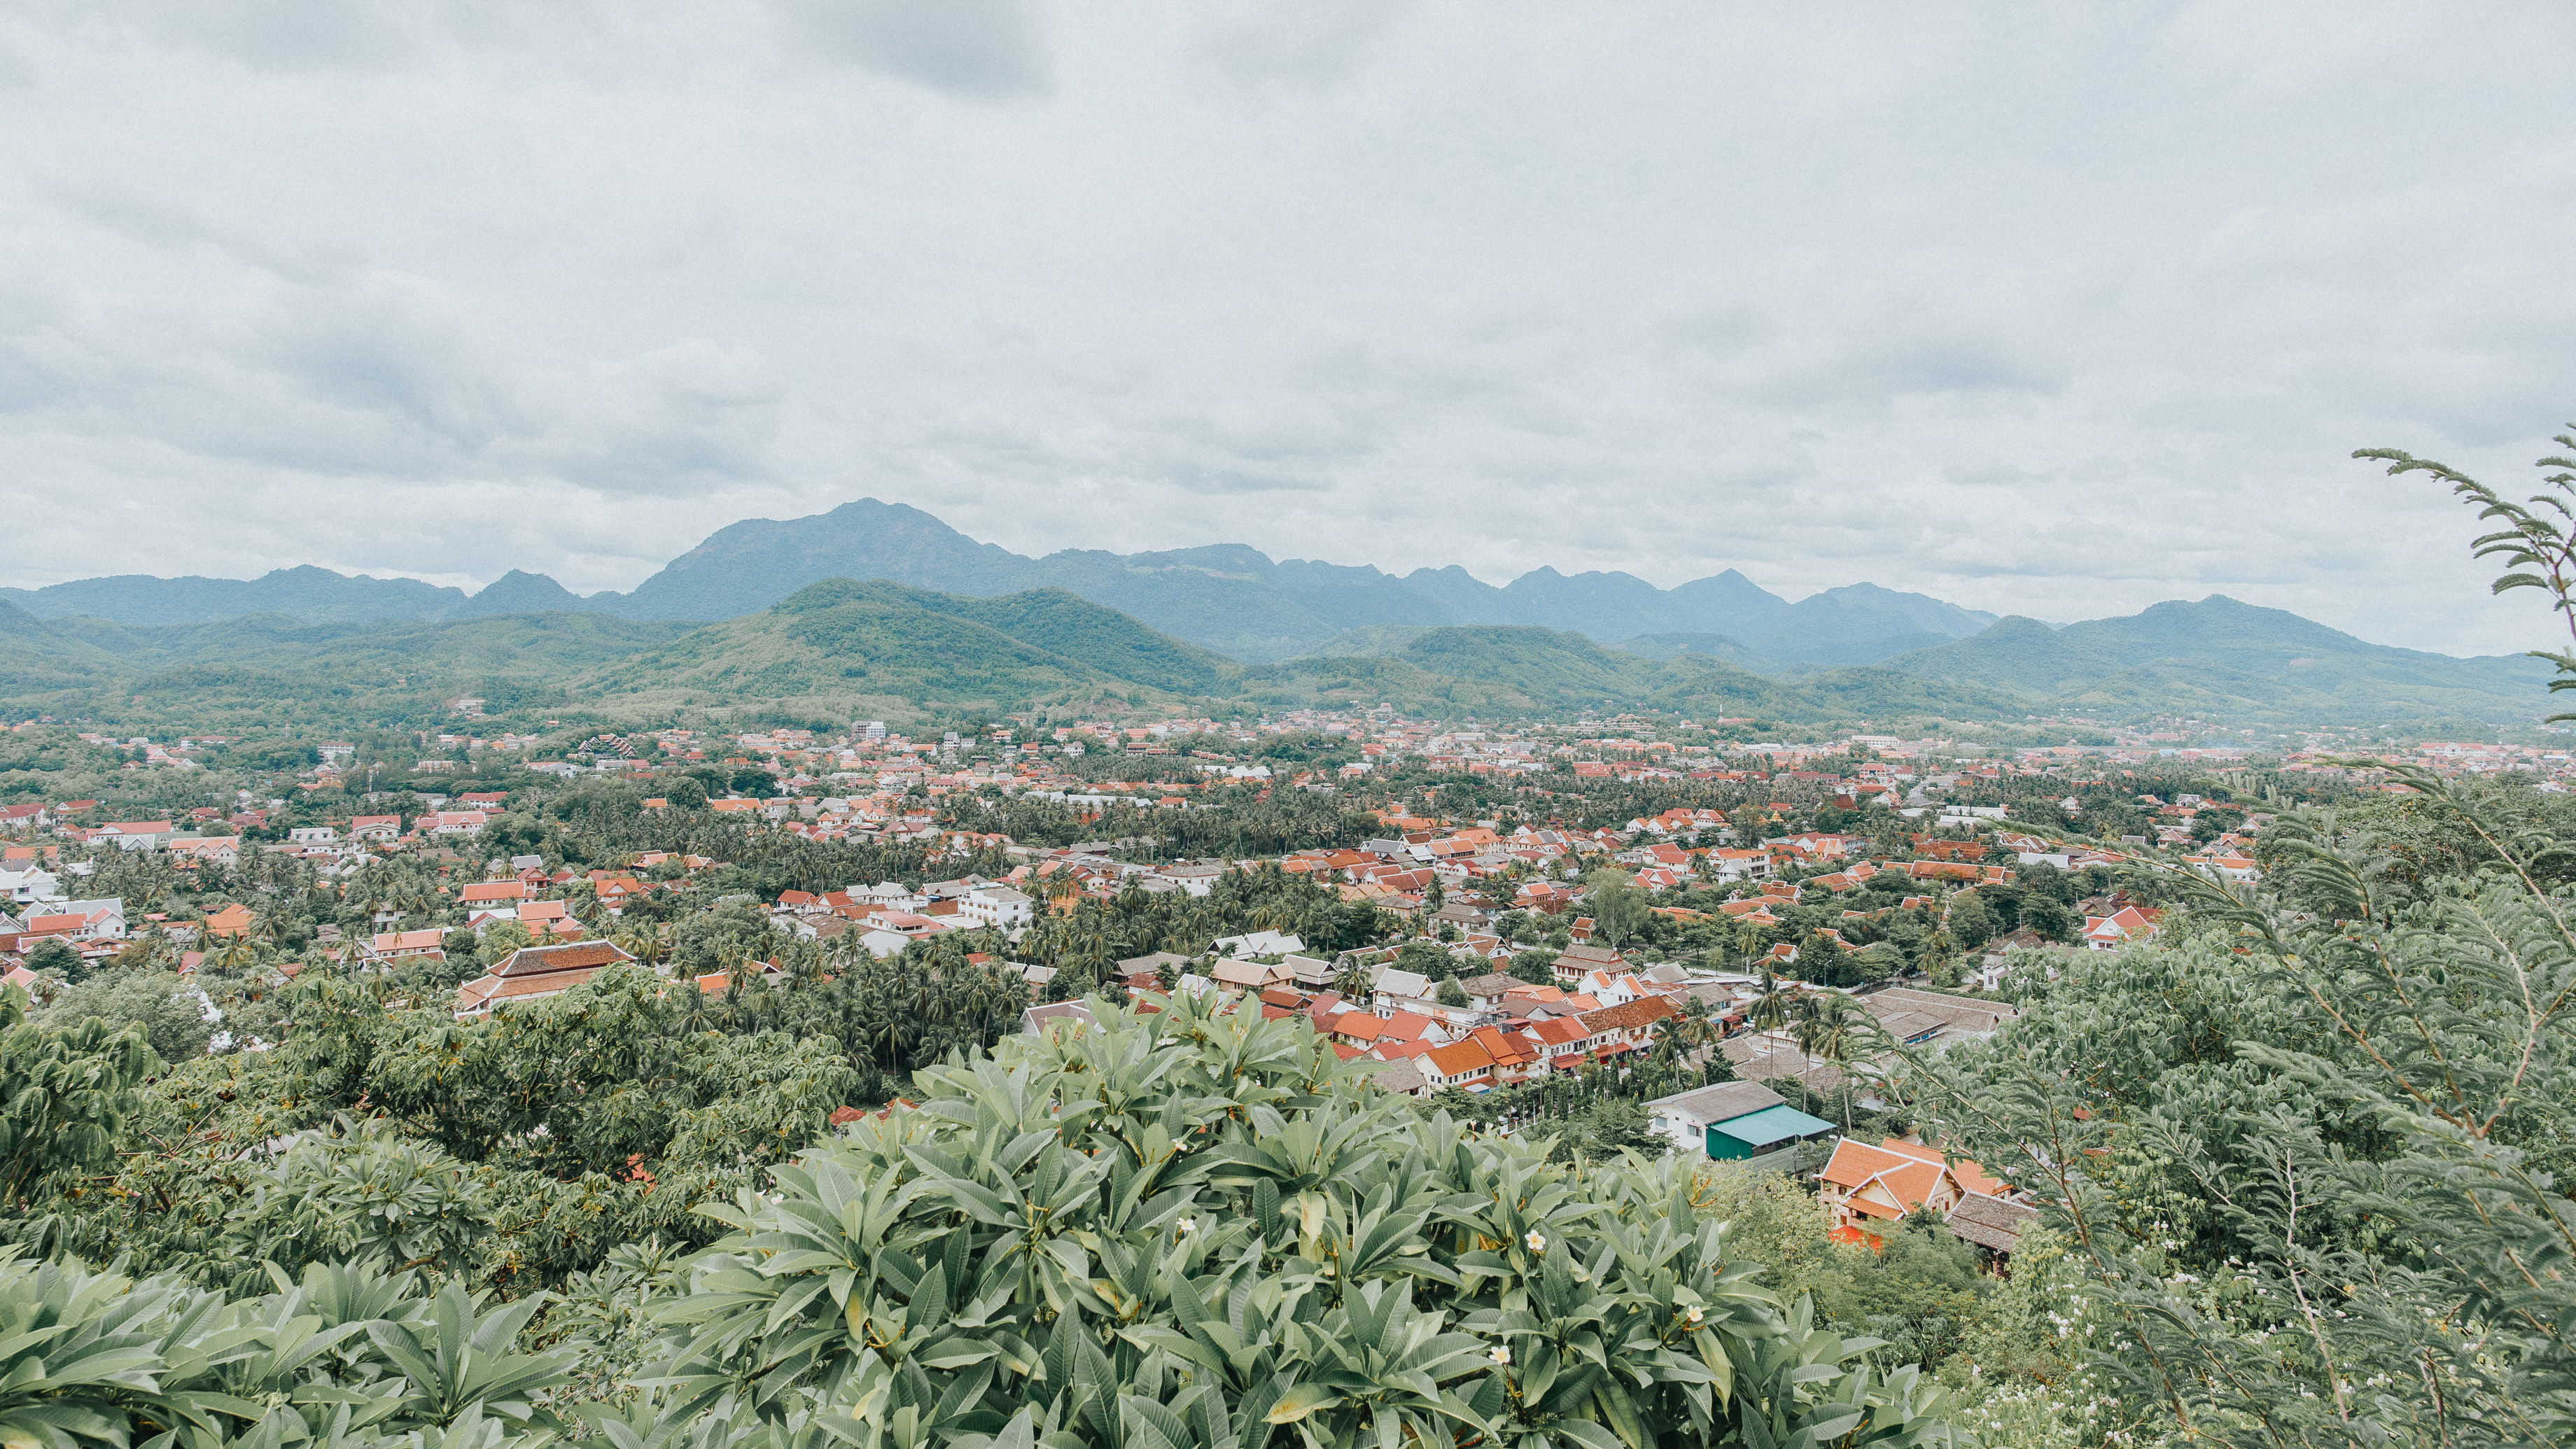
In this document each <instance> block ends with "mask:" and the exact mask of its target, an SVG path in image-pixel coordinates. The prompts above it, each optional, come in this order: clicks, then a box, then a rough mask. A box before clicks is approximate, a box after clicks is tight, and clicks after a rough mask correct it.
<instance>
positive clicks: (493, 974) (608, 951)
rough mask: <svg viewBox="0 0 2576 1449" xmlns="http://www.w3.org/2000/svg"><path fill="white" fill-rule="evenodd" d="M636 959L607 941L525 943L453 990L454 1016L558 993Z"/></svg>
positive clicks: (483, 1012) (490, 1010) (488, 1011)
mask: <svg viewBox="0 0 2576 1449" xmlns="http://www.w3.org/2000/svg"><path fill="white" fill-rule="evenodd" d="M634 959H635V958H634V957H632V956H630V955H628V954H626V953H625V952H624V951H622V950H619V949H618V948H617V946H616V945H615V944H614V943H612V942H608V941H576V942H573V943H572V944H570V945H562V946H525V947H522V948H520V949H519V950H517V951H514V952H512V953H511V954H510V957H509V959H508V960H505V961H503V962H502V963H501V964H500V965H498V966H495V967H493V968H492V969H491V970H490V971H487V972H485V973H484V974H483V975H481V976H478V977H476V978H475V979H473V980H472V981H468V982H466V983H465V984H464V985H463V986H460V987H458V988H456V1014H457V1016H458V1017H459V1018H471V1017H482V1016H489V1015H491V1014H492V1013H493V1012H494V1011H497V1010H499V1009H500V1008H502V1007H504V1006H509V1005H513V1004H515V1003H518V1002H523V1001H542V1000H544V999H545V998H547V997H550V996H560V995H562V994H563V993H565V992H567V991H570V990H572V989H573V988H574V987H576V986H581V985H584V984H586V983H588V982H589V981H590V979H591V978H592V977H594V976H597V975H598V974H599V973H600V972H602V971H605V970H607V969H608V968H609V967H611V966H614V965H617V964H618V963H620V962H625V961H633V960H634Z"/></svg>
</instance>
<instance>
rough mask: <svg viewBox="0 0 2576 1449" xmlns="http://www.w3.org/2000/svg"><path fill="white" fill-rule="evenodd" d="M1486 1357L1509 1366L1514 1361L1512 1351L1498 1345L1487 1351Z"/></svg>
mask: <svg viewBox="0 0 2576 1449" xmlns="http://www.w3.org/2000/svg"><path fill="white" fill-rule="evenodd" d="M1485 1357H1487V1358H1489V1359H1492V1360H1493V1361H1494V1362H1496V1363H1501V1364H1507V1363H1510V1362H1511V1361H1512V1351H1511V1350H1510V1349H1508V1348H1506V1347H1504V1346H1503V1345H1501V1344H1499V1343H1498V1344H1495V1345H1494V1346H1493V1347H1492V1348H1489V1349H1486V1350H1485Z"/></svg>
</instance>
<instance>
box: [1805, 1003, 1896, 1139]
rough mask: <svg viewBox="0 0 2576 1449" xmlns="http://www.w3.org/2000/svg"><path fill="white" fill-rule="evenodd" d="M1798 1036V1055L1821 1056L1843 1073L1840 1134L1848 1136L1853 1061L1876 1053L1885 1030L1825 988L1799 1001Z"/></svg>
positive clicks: (1865, 1012) (1864, 1009)
mask: <svg viewBox="0 0 2576 1449" xmlns="http://www.w3.org/2000/svg"><path fill="white" fill-rule="evenodd" d="M1797 1037H1798V1050H1799V1052H1800V1053H1801V1054H1804V1055H1813V1056H1819V1057H1822V1058H1824V1059H1825V1060H1826V1061H1828V1062H1831V1063H1832V1064H1833V1065H1834V1068H1835V1070H1836V1071H1838V1072H1840V1073H1841V1074H1842V1078H1843V1092H1842V1096H1843V1135H1844V1136H1846V1137H1848V1136H1850V1135H1851V1130H1852V1110H1851V1109H1852V1076H1851V1067H1852V1063H1854V1062H1856V1061H1859V1060H1861V1059H1863V1058H1865V1057H1867V1056H1869V1055H1871V1054H1873V1053H1874V1052H1876V1051H1877V1050H1878V1048H1879V1047H1880V1046H1881V1044H1883V1043H1884V1042H1885V1040H1886V1037H1887V1032H1886V1029H1885V1028H1883V1027H1881V1026H1880V1025H1879V1024H1878V1018H1877V1017H1875V1016H1872V1015H1870V1013H1869V1009H1868V1008H1867V1007H1864V1006H1862V1005H1861V1004H1860V1003H1859V1002H1857V1001H1855V1000H1853V999H1852V998H1850V997H1848V996H1845V995H1843V994H1842V993H1841V992H1838V991H1828V992H1825V993H1823V994H1821V995H1818V996H1815V997H1811V998H1809V999H1808V1000H1807V1001H1806V1002H1804V1003H1802V1007H1801V1010H1800V1011H1799V1014H1798V1026H1797Z"/></svg>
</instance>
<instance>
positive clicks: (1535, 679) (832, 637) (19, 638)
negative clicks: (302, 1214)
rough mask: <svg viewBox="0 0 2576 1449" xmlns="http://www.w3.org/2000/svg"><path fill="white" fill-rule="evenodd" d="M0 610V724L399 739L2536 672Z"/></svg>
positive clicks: (962, 628) (914, 597) (2344, 717)
mask: <svg viewBox="0 0 2576 1449" xmlns="http://www.w3.org/2000/svg"><path fill="white" fill-rule="evenodd" d="M0 610H7V611H8V612H9V615H10V616H14V617H0V624H5V625H8V627H5V628H0V710H6V711H9V712H13V713H15V714H16V715H17V717H19V718H25V717H28V716H30V715H36V714H50V715H53V716H55V717H56V718H63V719H70V718H79V719H84V720H90V721H95V722H99V723H102V724H115V725H131V726H133V727H136V728H148V727H153V726H160V725H168V726H172V727H174V728H176V729H177V730H180V731H186V730H206V729H216V728H238V727H251V726H260V727H275V728H287V729H293V728H298V727H302V728H328V729H334V730H337V729H343V728H349V727H353V726H354V725H356V724H359V723H409V724H412V725H418V724H421V723H427V722H430V721H432V720H436V719H440V718H445V717H446V716H447V704H448V701H451V700H453V699H456V698H458V697H461V696H473V697H476V698H480V699H482V700H484V701H485V704H486V707H487V709H488V710H489V711H490V712H491V713H493V714H494V715H496V716H499V715H506V714H508V713H510V712H511V711H519V712H522V713H527V712H536V713H545V714H558V715H559V714H562V713H565V712H571V713H575V714H584V715H596V716H598V717H600V718H602V719H616V720H630V721H642V720H647V719H653V718H662V717H667V716H669V715H670V714H671V713H672V712H673V711H676V710H684V709H691V708H701V709H704V708H718V709H741V708H749V709H753V710H758V711H766V712H771V713H783V714H785V715H787V716H790V717H794V718H804V719H848V718H851V717H853V716H856V717H860V718H883V719H888V720H896V721H915V720H923V719H936V718H958V717H963V716H965V715H972V714H987V715H990V714H1009V713H1025V712H1029V711H1040V712H1066V713H1083V712H1089V713H1092V714H1098V713H1101V712H1104V711H1105V712H1110V713H1117V712H1120V711H1126V710H1138V711H1145V712H1149V713H1159V712H1161V711H1162V710H1163V709H1164V708H1165V707H1179V708H1186V709H1189V710H1192V711H1210V710H1242V709H1252V710H1263V709H1274V710H1275V709H1282V708H1292V707H1301V706H1344V705H1359V706H1363V707H1367V706H1374V705H1377V704H1381V703H1385V704H1392V705H1394V706H1396V707H1398V708H1400V709H1403V710H1406V711H1408V712H1412V713H1418V714H1424V715H1429V716H1433V717H1440V718H1458V717H1466V716H1475V717H1482V718H1496V717H1526V716H1531V715H1543V714H1561V713H1563V712H1566V711H1569V710H1582V709H1650V710H1658V711H1667V712H1671V713H1675V714H1682V715H1688V716H1691V717H1695V718H1708V717H1720V716H1723V717H1737V718H1751V719H1766V720H1779V721H1796V722H1876V723H1879V724H1892V723H1893V722H1896V721H1902V720H1943V719H1947V720H2009V719H2020V718H2022V717H2024V716H2026V715H2033V714H2050V713H2059V712H2082V713H2087V714H2092V715H2097V716H2105V717H2109V718H2112V719H2115V720H2116V719H2134V718H2144V717H2147V716H2151V715H2155V714H2158V713H2168V712H2172V713H2189V714H2195V715H2198V716H2199V717H2201V718H2204V719H2212V720H2245V721H2304V722H2315V723H2346V722H2348V723H2360V724H2379V723H2387V722H2392V721H2399V720H2409V719H2412V720H2431V719H2453V718H2460V717H2469V718H2475V719H2483V720H2493V721H2497V722H2499V723H2511V722H2530V721H2533V720H2535V719H2536V718H2537V716H2538V715H2539V713H2540V712H2541V710H2542V701H2543V699H2544V696H2543V695H2542V693H2541V692H2540V690H2539V688H2538V684H2539V681H2540V679H2541V678H2542V677H2543V676H2544V675H2545V669H2544V667H2543V666H2541V665H2539V664H2538V663H2536V662H2535V661H2529V660H2523V659H2472V660H2461V659H2451V658H2447V657H2444V656H2441V655H2432V654H2420V653H2415V652H2412V651H2408V650H2401V649H2388V648H2383V647H2380V646H2377V645H2372V644H2367V643H2365V642H2363V641H2361V640H2358V639H2354V638H2352V637H2351V636H2349V635H2345V634H2339V633H2336V632H2335V631H2333V630H2330V629H2326V628H2324V627H2322V626H2320V625H2316V624H2312V623H2309V622H2308V621H2306V620H2304V619H2300V618H2298V617H2297V616H2296V615H2292V614H2286V613H2283V612H2281V611H2279V610H2273V609H2256V608H2251V607H2249V606H2247V605H2243V604H2239V603H2236V602H2235V601H2233V600H2229V599H2223V598H2213V599H2209V600H2205V601H2203V602H2201V603H2198V604H2181V603H2175V604H2164V605H2158V606H2157V607H2156V608H2155V609H2152V610H2149V611H2148V612H2147V613H2145V614H2142V615H2139V616H2137V618H2135V619H2126V620H2117V619H2115V620H2102V621H2097V622H2094V623H2090V624H2079V625H2074V626H2071V627H2069V628H2067V629H2065V630H2062V631H2059V630H2050V629H2049V628H2047V627H2046V626H2045V625H2041V624H2036V623H2033V622H2031V621H2029V620H2021V619H2015V620H2006V621H2003V622H2002V623H2000V624H1997V625H1995V626H1993V627H1992V628H1990V629H1987V630H1986V631H1984V632H1983V633H1980V634H1978V635H1976V636H1974V637H1972V638H1969V639H1963V640H1957V641H1953V642H1951V643H1948V644H1944V645H1941V646H1939V647H1937V648H1933V649H1925V650H1916V651H1912V652H1909V653H1905V654H1901V655H1898V656H1896V657H1895V658H1893V659H1890V660H1888V661H1887V662H1885V663H1884V664H1879V665H1870V666H1860V667H1844V668H1836V669H1821V670H1820V669H1813V668H1810V669H1805V670H1786V671H1784V670H1779V669H1777V668H1774V669H1773V670H1772V672H1771V673H1769V674H1767V675H1766V674H1764V673H1757V672H1755V671H1754V670H1752V669H1750V668H1747V667H1745V666H1744V665H1743V664H1741V663H1738V662H1736V661H1735V660H1734V659H1732V658H1730V657H1728V656H1726V655H1724V654H1721V653H1719V652H1715V651H1713V650H1711V649H1708V648H1705V647H1689V648H1681V649H1676V650H1672V651H1670V652H1657V653H1649V652H1644V651H1640V650H1636V649H1617V648H1607V647H1604V646H1602V645H1601V644H1598V643H1596V642H1594V641H1593V640H1592V639H1590V638H1588V637H1586V636H1584V635H1582V634H1580V633H1576V632H1572V631H1568V630H1554V629H1542V628H1536V627H1531V626H1516V625H1477V626H1462V625H1449V626H1440V627H1431V628H1404V627H1394V626H1381V627H1378V628H1376V629H1372V630H1360V631H1353V632H1351V633H1347V634H1345V635H1343V636H1341V637H1340V639H1339V640H1338V641H1337V642H1336V650H1337V652H1333V653H1328V654H1319V655H1313V656H1305V657H1300V658H1295V659H1289V660H1283V661H1280V662H1278V663H1275V664H1264V665H1250V666H1247V665H1243V664H1240V663H1237V662H1236V661H1234V660H1232V659H1229V658H1226V657H1225V656H1223V655H1221V654H1219V653H1216V652H1215V651H1212V650H1209V649H1206V648H1204V647H1201V646H1199V645H1196V644H1192V643H1189V642H1187V641H1185V640H1182V639H1178V638H1175V637H1173V636H1171V635H1169V634H1166V633H1163V632H1161V631H1159V630H1156V629H1153V628H1151V627H1149V626H1147V625H1146V624H1145V623H1143V622H1141V621H1139V620H1137V619H1135V618H1133V617H1131V616H1129V615H1126V614H1122V613H1120V612H1118V611H1117V610H1114V609H1110V608H1106V607H1103V606H1101V605H1099V604H1095V603H1091V602H1089V601H1087V600H1084V599H1082V598H1079V597H1077V596H1075V595H1074V594H1072V593H1069V592H1067V591H1065V590H1061V589H1034V590H1027V591H1024V592H1020V593H1015V594H1006V595H1003V596H1000V597H991V598H974V597H965V596H960V595H953V594H942V593H937V592H934V591H931V590H926V589H917V588H910V587H906V586H903V585H899V584H890V583H885V582H881V581H878V582H859V581H855V580H850V579H833V580H827V581H824V582H821V583H817V584H812V585H809V586H807V587H806V588H804V589H802V590H800V591H798V592H797V593H795V594H793V595H791V596H790V597H788V598H787V599H785V600H782V601H781V602H779V603H778V604H776V605H773V606H771V607H769V608H766V609H763V610H761V611H760V612H758V613H755V614H750V615H746V616H744V617H742V618H738V619H729V620H725V621H723V622H721V623H716V624H709V625H691V624H687V623H684V622H648V621H638V620H629V619H620V618H615V617H611V616H608V615H603V614H592V613H532V614H510V615H500V616H495V617H491V618H468V619H461V620H454V621H447V622H435V623H431V622H419V621H409V620H406V621H400V622H380V623H372V624H369V623H335V624H309V623H304V622H302V621H299V620H296V619H293V618H289V617H284V616H278V615H254V616H251V617H247V618H239V619H231V620H224V621H220V622H215V623H198V624H165V625H158V626H126V625H118V624H112V623H107V622H104V621H101V620H96V619H87V618H77V617H75V618H59V619H52V620H39V619H35V618H33V617H30V616H28V615H27V614H25V613H23V612H20V611H17V610H15V609H14V608H12V607H11V606H9V605H8V604H6V603H5V602H0Z"/></svg>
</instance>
